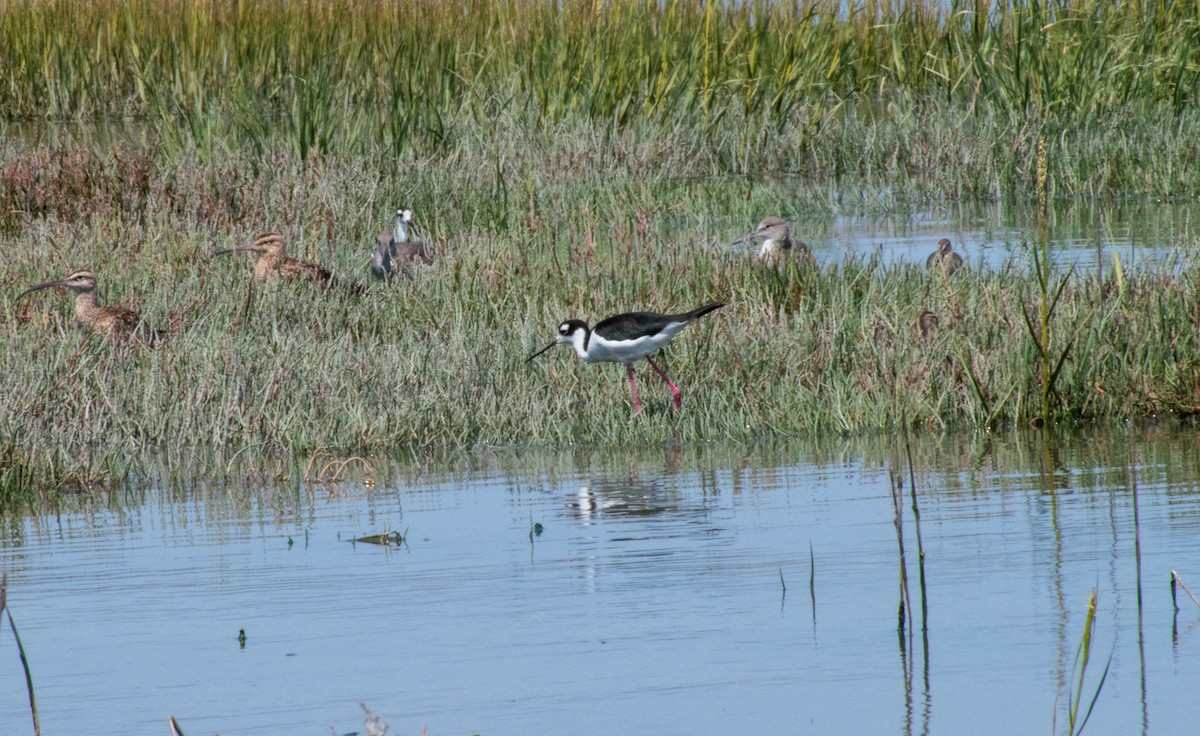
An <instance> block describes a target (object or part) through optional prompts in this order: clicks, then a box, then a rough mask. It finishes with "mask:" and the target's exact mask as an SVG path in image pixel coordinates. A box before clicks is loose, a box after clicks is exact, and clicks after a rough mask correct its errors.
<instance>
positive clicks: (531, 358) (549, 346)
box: [525, 340, 558, 363]
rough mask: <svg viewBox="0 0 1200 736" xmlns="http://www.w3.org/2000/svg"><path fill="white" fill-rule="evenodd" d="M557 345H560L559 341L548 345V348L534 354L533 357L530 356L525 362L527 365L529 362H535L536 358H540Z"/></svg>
mask: <svg viewBox="0 0 1200 736" xmlns="http://www.w3.org/2000/svg"><path fill="white" fill-rule="evenodd" d="M557 344H558V340H555V341H554V342H552V343H550V344H549V345H547V346H546V347H544V348H542V349H541V350H539V351H537V352H536V353H534V354H533V355H531V356H529V357H528V358H526V359H525V362H526V363H528V362H529V361H531V360H533V359H534V358H536V357H537V356H539V355H541V354H542V353H544V352H546V351H547V350H549V349H550V348H552V347H554V346H555V345H557Z"/></svg>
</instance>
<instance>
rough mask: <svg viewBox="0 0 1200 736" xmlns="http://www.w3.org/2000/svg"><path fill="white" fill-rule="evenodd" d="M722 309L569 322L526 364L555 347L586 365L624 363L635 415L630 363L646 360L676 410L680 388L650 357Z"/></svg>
mask: <svg viewBox="0 0 1200 736" xmlns="http://www.w3.org/2000/svg"><path fill="white" fill-rule="evenodd" d="M723 306H725V304H724V303H723V302H714V303H712V304H706V305H705V306H703V307H700V308H699V309H693V310H692V311H690V312H684V313H683V314H655V313H653V312H628V313H625V314H617V315H614V316H612V317H609V318H607V319H605V320H602V321H600V322H599V323H597V324H596V326H595V327H590V328H589V327H588V324H587V322H584V321H583V320H581V319H569V320H567V321H565V322H563V323H561V324H559V326H558V337H557V338H555V339H554V341H553V342H551V343H550V344H549V345H547V346H546V347H544V348H542V349H541V350H539V351H537V352H536V353H534V354H533V355H531V356H529V358H528V359H526V361H525V362H529V361H530V360H533V359H534V358H536V357H537V356H539V355H541V354H542V353H544V352H546V351H547V350H549V349H550V348H552V347H554V346H555V345H570V346H571V347H573V348H575V354H576V355H578V356H579V358H580V360H582V361H584V362H586V363H624V364H625V374H626V375H627V376H628V377H629V390H630V391H632V392H633V404H634V414H637V413H639V412H641V410H642V401H641V399H639V398H638V392H637V383H636V382H635V381H634V378H633V363H634V361H637V360H639V359H640V358H645V359H646V362H647V363H649V364H650V367H651V368H653V369H654V371H655V372H656V373H658V375H659V377H661V378H662V379H663V380H664V381H666V383H667V385H668V386H670V387H671V393H672V394H674V397H675V408H676V409H677V410H678V409H680V408H681V407H682V405H683V399H682V395H681V392H680V390H679V387H678V386H676V385H675V384H674V383H672V382H671V379H670V378H668V377H667V374H666V371H664V370H663V369H662V368H659V367H658V364H657V363H655V362H654V360H653V359H651V357H650V355H651V354H652V353H654V352H656V351H657V350H658V349H659V348H661V347H662V346H664V345H666V344H667V343H668V342H670V341H671V338H673V337H675V335H677V334H678V333H679V332H680V331H681V330H683V328H684V327H687V326H688V325H690V324H691V323H692V322H694V321H696V320H697V319H699V318H701V317H703V316H704V315H706V314H708V313H709V312H711V311H713V310H715V309H720V308H721V307H723Z"/></svg>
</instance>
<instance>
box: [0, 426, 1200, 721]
mask: <svg viewBox="0 0 1200 736" xmlns="http://www.w3.org/2000/svg"><path fill="white" fill-rule="evenodd" d="M912 450H913V460H914V464H915V467H916V480H917V488H918V492H919V502H920V511H921V525H920V532H921V542H922V544H923V547H924V550H925V555H926V568H925V576H926V583H927V585H926V590H925V595H926V604H927V607H928V618H927V621H928V635H927V638H926V639H924V640H923V638H922V636H921V632H920V626H919V621H918V625H917V628H916V630H915V632H914V634H913V635H911V636H910V635H907V634H906V635H904V636H900V635H898V630H897V603H898V601H899V583H898V579H899V565H900V562H899V553H898V551H899V542H898V539H897V534H896V529H895V526H894V524H893V519H894V506H893V504H892V500H891V493H892V488H893V480H892V474H893V471H903V472H904V473H905V477H907V471H906V467H907V466H906V463H905V462H904V460H903V458H904V452H903V445H902V443H901V442H900V440H899V439H897V438H893V437H886V436H879V437H873V438H869V439H862V438H856V439H844V438H832V439H827V440H821V441H815V440H814V441H803V442H794V443H784V444H771V445H762V446H754V447H737V448H732V447H717V448H683V449H679V448H667V449H653V450H645V451H641V452H635V453H624V454H622V453H598V452H585V451H581V452H578V453H576V454H569V453H567V454H564V453H559V454H541V453H507V454H497V455H473V456H470V457H464V458H458V459H455V460H451V461H448V462H444V463H439V464H438V465H435V466H429V467H425V468H421V469H414V468H413V466H412V465H411V464H405V463H401V462H393V461H389V460H388V459H386V458H375V459H373V461H372V463H373V469H372V470H366V469H365V468H363V467H362V466H356V468H357V471H356V472H358V475H356V476H354V477H353V478H351V479H350V480H347V481H346V482H344V483H342V484H339V485H298V484H295V483H287V482H283V483H278V482H269V483H264V482H262V481H260V480H257V479H256V478H254V477H251V476H252V474H251V473H249V472H247V473H246V474H245V477H236V478H231V479H227V480H226V481H224V482H222V483H200V482H195V483H193V482H179V481H172V480H167V479H166V478H167V477H169V476H168V475H164V478H163V479H149V480H146V481H145V482H142V483H140V484H136V485H135V486H133V487H130V488H127V489H123V490H120V491H112V492H110V493H108V494H106V495H95V496H77V497H72V498H70V499H67V500H66V501H65V502H64V506H63V507H62V508H59V509H54V510H52V511H47V512H45V513H41V514H38V515H27V516H18V517H12V516H10V517H8V518H7V519H5V523H4V527H3V531H2V534H0V568H2V569H3V570H5V571H7V573H8V575H9V605H10V607H11V609H12V611H13V614H14V616H15V618H16V623H17V625H18V628H19V631H20V633H21V637H22V640H23V642H24V645H25V648H26V651H27V653H28V655H29V657H30V662H31V666H32V670H33V677H34V680H35V684H36V688H37V697H38V705H39V710H40V714H41V721H42V728H43V732H44V733H52V734H53V733H112V734H130V733H166V732H167V730H166V718H167V716H168V715H169V714H172V715H174V716H176V717H177V718H178V719H179V720H180V723H181V725H182V726H183V728H184V729H185V731H186V732H187V733H189V734H204V733H215V732H220V733H222V734H280V733H289V734H298V733H311V734H329V733H331V732H332V733H338V734H343V733H350V732H356V731H357V732H364V728H363V715H362V710H361V709H360V706H359V703H360V702H361V703H365V704H366V705H367V706H369V707H370V708H371V709H372V710H374V711H375V712H377V713H378V714H379V715H380V716H382V717H383V718H384V720H386V721H387V722H388V723H389V724H390V726H391V729H392V730H391V732H392V733H402V734H419V733H422V730H423V729H426V728H428V731H427V732H428V733H430V734H470V733H482V734H525V733H547V734H566V733H571V734H579V733H593V734H607V733H621V732H624V733H657V734H694V733H722V732H725V733H734V732H736V733H797V732H801V733H821V734H825V733H872V734H908V733H921V734H959V733H964V732H968V733H998V734H999V733H1003V734H1011V733H1051V732H1052V731H1051V726H1052V723H1053V718H1054V713H1055V708H1056V700H1057V701H1059V703H1058V712H1059V720H1058V731H1059V732H1062V731H1064V730H1065V725H1064V723H1065V721H1064V718H1065V716H1064V715H1063V705H1064V703H1065V699H1066V693H1067V688H1068V686H1069V684H1068V683H1069V682H1070V673H1071V667H1072V660H1073V657H1074V653H1075V647H1076V645H1077V643H1078V641H1079V638H1080V634H1081V632H1082V627H1083V621H1084V615H1085V612H1086V606H1087V601H1088V596H1089V594H1090V592H1091V590H1092V588H1093V587H1095V588H1096V589H1097V592H1098V595H1099V606H1098V611H1097V616H1098V625H1097V627H1096V634H1095V637H1096V649H1095V654H1094V657H1095V658H1096V662H1094V663H1093V670H1092V671H1089V673H1088V678H1087V681H1088V685H1087V687H1089V688H1094V686H1095V683H1096V682H1097V681H1098V677H1099V674H1100V670H1102V669H1103V666H1104V663H1105V661H1106V660H1107V659H1108V656H1109V654H1110V653H1111V655H1112V664H1111V670H1110V672H1109V675H1108V679H1107V682H1105V684H1104V688H1103V691H1102V693H1101V695H1100V698H1099V701H1098V704H1097V706H1096V711H1095V714H1094V715H1093V717H1092V721H1091V722H1090V723H1089V724H1088V727H1087V731H1086V733H1089V734H1136V733H1153V734H1178V733H1187V732H1191V731H1193V730H1194V728H1195V717H1196V707H1195V693H1196V687H1197V683H1200V608H1197V607H1196V606H1195V604H1193V603H1192V602H1191V601H1187V600H1186V599H1185V598H1184V597H1183V596H1182V595H1181V597H1180V604H1181V608H1180V610H1179V612H1178V614H1173V611H1172V604H1171V597H1170V590H1169V586H1168V580H1169V575H1170V571H1171V570H1172V569H1176V570H1178V571H1179V573H1180V574H1181V575H1182V576H1183V579H1184V581H1185V582H1188V583H1190V584H1191V587H1192V589H1193V590H1194V591H1196V592H1198V593H1200V480H1198V479H1200V436H1198V435H1197V434H1196V432H1194V431H1191V430H1173V431H1166V430H1158V429H1150V430H1129V431H1127V432H1116V433H1113V432H1089V433H1085V434H1080V435H1072V436H1069V437H1065V438H1060V439H1059V440H1057V441H1055V442H1053V443H1050V444H1047V443H1046V442H1045V441H1044V438H1043V436H1042V435H1041V434H1039V433H1033V432H1029V433H1017V434H1006V435H1000V436H992V435H987V434H971V435H965V436H958V437H946V438H941V437H938V438H932V437H926V438H916V439H914V444H913V448H912ZM264 472H265V473H266V474H272V473H274V472H275V471H274V469H264ZM253 475H257V474H253ZM1135 488H1136V499H1137V512H1138V514H1139V521H1140V540H1141V588H1140V590H1141V595H1142V607H1141V610H1140V613H1139V607H1138V593H1139V572H1138V563H1137V559H1136V557H1135V554H1134V550H1135V516H1134V496H1135V494H1134V489H1135ZM905 489H906V490H907V483H906V484H905ZM532 524H540V525H541V529H542V532H541V534H540V535H535V536H533V537H532V539H531V525H532ZM389 530H399V531H403V532H406V534H407V539H408V542H407V545H405V546H401V547H400V548H398V549H392V548H385V547H380V546H377V545H372V544H365V543H361V542H359V543H354V542H352V541H351V540H352V539H354V538H355V537H360V536H363V535H366V534H374V533H379V532H384V531H389ZM903 541H904V545H905V548H906V551H907V560H908V565H909V568H908V571H909V575H910V577H911V578H912V583H911V585H910V593H911V596H912V600H913V605H914V607H915V608H916V609H917V610H918V611H919V609H920V601H921V589H920V587H919V585H918V584H917V568H916V560H917V546H916V545H917V536H916V527H915V526H914V524H913V519H912V514H911V509H910V508H909V505H908V503H907V502H906V503H905V508H904V536H903ZM810 550H811V557H810ZM810 570H812V571H815V574H813V573H810ZM781 578H782V584H781ZM810 580H811V586H812V587H811V591H810ZM783 584H786V592H785V590H784V587H783ZM241 628H245V630H246V634H247V637H248V641H247V642H246V645H245V648H241V647H240V646H239V643H238V641H237V635H238V631H239V629H241ZM0 683H2V686H0V733H4V734H20V733H31V732H32V728H31V725H30V719H29V711H28V704H27V703H26V701H25V688H24V681H23V676H22V673H21V668H20V662H19V660H18V657H17V653H16V648H15V645H14V644H13V641H12V638H11V635H10V634H9V632H8V631H7V629H5V630H4V632H3V635H2V636H0ZM1089 692H1090V690H1089Z"/></svg>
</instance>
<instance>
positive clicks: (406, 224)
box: [371, 207, 433, 279]
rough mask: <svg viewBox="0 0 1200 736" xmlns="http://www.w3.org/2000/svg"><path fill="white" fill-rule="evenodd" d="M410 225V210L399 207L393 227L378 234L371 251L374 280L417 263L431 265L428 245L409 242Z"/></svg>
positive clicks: (431, 258) (384, 277) (431, 259)
mask: <svg viewBox="0 0 1200 736" xmlns="http://www.w3.org/2000/svg"><path fill="white" fill-rule="evenodd" d="M412 223H413V213H412V210H409V209H405V208H403V207H401V208H400V209H398V210H396V224H395V227H394V228H393V229H391V230H384V231H383V232H381V233H379V237H378V238H376V240H375V248H374V250H372V251H371V273H373V274H374V275H375V278H377V279H386V278H388V277H390V276H394V275H395V274H396V273H397V272H402V271H406V270H407V269H408V268H409V266H412V265H414V264H417V263H423V264H425V265H429V264H431V263H433V249H432V248H431V247H430V246H429V244H428V243H420V242H410V241H409V235H410V233H411V231H412Z"/></svg>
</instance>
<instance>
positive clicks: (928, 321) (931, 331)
mask: <svg viewBox="0 0 1200 736" xmlns="http://www.w3.org/2000/svg"><path fill="white" fill-rule="evenodd" d="M917 330H918V331H919V332H920V333H921V337H923V338H925V339H927V340H928V339H929V338H931V337H935V336H936V335H937V330H938V316H937V315H936V314H934V313H933V312H930V311H929V310H928V309H926V310H925V311H924V312H921V316H920V317H917Z"/></svg>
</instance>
